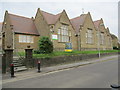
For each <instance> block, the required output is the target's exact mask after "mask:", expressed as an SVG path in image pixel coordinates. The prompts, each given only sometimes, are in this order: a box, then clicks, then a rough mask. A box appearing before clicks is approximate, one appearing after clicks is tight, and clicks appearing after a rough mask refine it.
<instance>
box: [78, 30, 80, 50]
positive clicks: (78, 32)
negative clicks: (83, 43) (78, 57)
mask: <svg viewBox="0 0 120 90" xmlns="http://www.w3.org/2000/svg"><path fill="white" fill-rule="evenodd" d="M78 50H79V51H80V50H81V47H80V32H78Z"/></svg>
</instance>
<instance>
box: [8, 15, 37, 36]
mask: <svg viewBox="0 0 120 90" xmlns="http://www.w3.org/2000/svg"><path fill="white" fill-rule="evenodd" d="M8 15H9V18H10V22H11V24H12V25H13V31H14V32H15V33H24V34H32V35H39V33H38V31H37V29H36V26H35V24H34V22H33V20H32V19H31V18H27V17H23V16H18V15H14V14H10V13H8Z"/></svg>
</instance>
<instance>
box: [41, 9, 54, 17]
mask: <svg viewBox="0 0 120 90" xmlns="http://www.w3.org/2000/svg"><path fill="white" fill-rule="evenodd" d="M41 11H42V12H44V13H47V14H50V15H53V16H55V14H52V13H49V12H46V11H43V10H41Z"/></svg>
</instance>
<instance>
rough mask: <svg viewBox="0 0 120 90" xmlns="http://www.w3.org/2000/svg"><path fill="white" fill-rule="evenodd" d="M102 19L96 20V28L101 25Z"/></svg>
mask: <svg viewBox="0 0 120 90" xmlns="http://www.w3.org/2000/svg"><path fill="white" fill-rule="evenodd" d="M100 21H101V20H97V21H94V25H95V27H96V28H98V26H99V25H100Z"/></svg>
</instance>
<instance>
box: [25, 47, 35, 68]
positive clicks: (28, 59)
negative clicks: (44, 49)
mask: <svg viewBox="0 0 120 90" xmlns="http://www.w3.org/2000/svg"><path fill="white" fill-rule="evenodd" d="M32 50H33V49H25V60H26V66H27V68H31V67H33V66H34V62H33V53H32Z"/></svg>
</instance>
